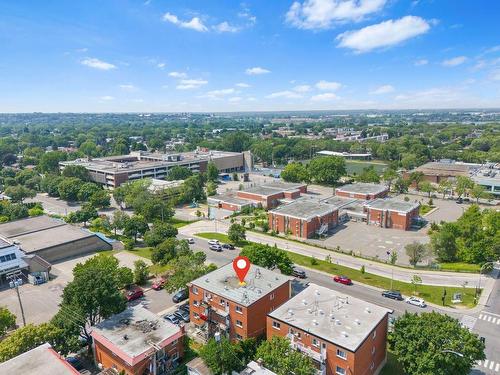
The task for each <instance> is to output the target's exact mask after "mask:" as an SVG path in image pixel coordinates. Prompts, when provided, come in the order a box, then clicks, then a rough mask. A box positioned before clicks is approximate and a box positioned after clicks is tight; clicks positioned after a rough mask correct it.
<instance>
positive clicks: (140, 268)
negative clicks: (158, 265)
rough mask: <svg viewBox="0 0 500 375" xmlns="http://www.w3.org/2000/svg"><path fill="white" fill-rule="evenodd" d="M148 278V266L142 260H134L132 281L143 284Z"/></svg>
mask: <svg viewBox="0 0 500 375" xmlns="http://www.w3.org/2000/svg"><path fill="white" fill-rule="evenodd" d="M148 278H149V267H148V265H147V264H146V262H144V261H143V260H140V259H139V260H136V261H135V262H134V283H136V284H138V285H144V284H145V283H146V281H147V280H148Z"/></svg>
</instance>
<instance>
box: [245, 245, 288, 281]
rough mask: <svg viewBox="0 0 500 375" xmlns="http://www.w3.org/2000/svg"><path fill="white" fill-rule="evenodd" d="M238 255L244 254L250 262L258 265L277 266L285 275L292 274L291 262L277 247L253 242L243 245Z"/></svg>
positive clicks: (271, 267) (270, 267)
mask: <svg viewBox="0 0 500 375" xmlns="http://www.w3.org/2000/svg"><path fill="white" fill-rule="evenodd" d="M240 255H241V256H246V257H247V258H248V259H249V260H250V262H251V263H253V264H256V265H258V266H261V267H265V268H269V269H273V268H278V269H279V270H280V271H281V272H282V273H283V274H285V275H291V274H292V270H293V262H292V261H291V259H290V257H289V256H288V254H287V253H286V252H285V251H284V250H281V249H279V248H277V247H272V246H269V245H262V244H257V243H255V244H251V245H247V246H245V247H244V248H243V250H242V251H241V253H240Z"/></svg>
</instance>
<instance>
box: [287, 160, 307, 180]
mask: <svg viewBox="0 0 500 375" xmlns="http://www.w3.org/2000/svg"><path fill="white" fill-rule="evenodd" d="M281 178H282V179H283V180H284V181H287V182H309V181H310V176H309V172H308V170H307V168H306V167H305V166H304V165H303V164H302V163H299V162H294V163H289V164H287V165H286V166H285V168H284V169H283V171H281Z"/></svg>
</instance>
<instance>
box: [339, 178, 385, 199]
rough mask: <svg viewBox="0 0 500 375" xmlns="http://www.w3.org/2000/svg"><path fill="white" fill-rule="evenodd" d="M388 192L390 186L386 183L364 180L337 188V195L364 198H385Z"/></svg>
mask: <svg viewBox="0 0 500 375" xmlns="http://www.w3.org/2000/svg"><path fill="white" fill-rule="evenodd" d="M388 193H389V188H388V187H387V186H385V185H380V184H369V183H362V182H358V183H355V184H348V185H344V186H341V187H338V188H336V189H335V195H336V196H339V197H344V198H355V199H364V200H370V199H376V198H384V197H386V196H387V194H388Z"/></svg>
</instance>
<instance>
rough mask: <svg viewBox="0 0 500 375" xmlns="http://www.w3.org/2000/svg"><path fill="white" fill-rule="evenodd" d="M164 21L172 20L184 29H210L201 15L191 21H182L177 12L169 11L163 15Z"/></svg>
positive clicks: (171, 21) (203, 30)
mask: <svg viewBox="0 0 500 375" xmlns="http://www.w3.org/2000/svg"><path fill="white" fill-rule="evenodd" d="M163 21H165V22H170V23H172V24H174V25H176V26H179V27H182V28H184V29H191V30H195V31H199V32H205V31H208V28H207V27H206V26H205V25H204V24H203V21H202V20H201V19H200V18H199V17H193V18H191V20H190V21H181V20H180V19H179V18H178V17H177V16H176V15H175V14H172V13H168V12H167V13H165V14H164V15H163Z"/></svg>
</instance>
